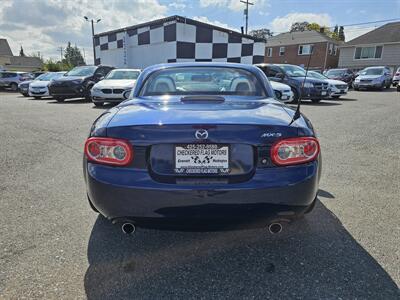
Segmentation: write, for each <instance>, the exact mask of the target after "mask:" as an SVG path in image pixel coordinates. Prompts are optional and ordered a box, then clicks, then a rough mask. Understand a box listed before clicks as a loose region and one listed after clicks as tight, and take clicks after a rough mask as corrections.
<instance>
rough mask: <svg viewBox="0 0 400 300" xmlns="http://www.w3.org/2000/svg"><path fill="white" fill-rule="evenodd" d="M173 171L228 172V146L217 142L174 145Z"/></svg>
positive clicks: (183, 172) (197, 172) (192, 172)
mask: <svg viewBox="0 0 400 300" xmlns="http://www.w3.org/2000/svg"><path fill="white" fill-rule="evenodd" d="M175 173H177V174H227V173H229V146H228V145H218V144H188V145H176V146H175Z"/></svg>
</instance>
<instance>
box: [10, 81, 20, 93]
mask: <svg viewBox="0 0 400 300" xmlns="http://www.w3.org/2000/svg"><path fill="white" fill-rule="evenodd" d="M10 89H11V90H12V91H13V92H16V91H18V84H16V83H15V82H13V83H11V84H10Z"/></svg>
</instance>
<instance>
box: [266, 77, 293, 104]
mask: <svg viewBox="0 0 400 300" xmlns="http://www.w3.org/2000/svg"><path fill="white" fill-rule="evenodd" d="M269 83H270V84H271V86H272V89H273V90H274V92H275V95H276V97H277V98H278V99H279V100H281V101H282V102H290V101H292V100H293V92H292V89H291V88H290V86H288V85H287V84H284V83H280V82H276V81H272V80H271V81H270V82H269Z"/></svg>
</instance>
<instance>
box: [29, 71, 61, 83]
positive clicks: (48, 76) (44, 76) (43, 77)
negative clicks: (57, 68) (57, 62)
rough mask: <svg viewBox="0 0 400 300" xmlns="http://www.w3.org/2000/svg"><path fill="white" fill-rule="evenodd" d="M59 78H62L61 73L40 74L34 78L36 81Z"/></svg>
mask: <svg viewBox="0 0 400 300" xmlns="http://www.w3.org/2000/svg"><path fill="white" fill-rule="evenodd" d="M61 76H63V74H62V73H45V74H42V75H40V76H38V77H36V79H35V80H38V81H50V80H52V79H57V78H59V77H61Z"/></svg>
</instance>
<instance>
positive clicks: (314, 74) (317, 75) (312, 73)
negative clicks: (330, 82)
mask: <svg viewBox="0 0 400 300" xmlns="http://www.w3.org/2000/svg"><path fill="white" fill-rule="evenodd" d="M307 75H310V77H314V78H317V79H321V80H326V79H328V77H326V76H324V75H322V74H320V73H318V72H315V71H308V73H307Z"/></svg>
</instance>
